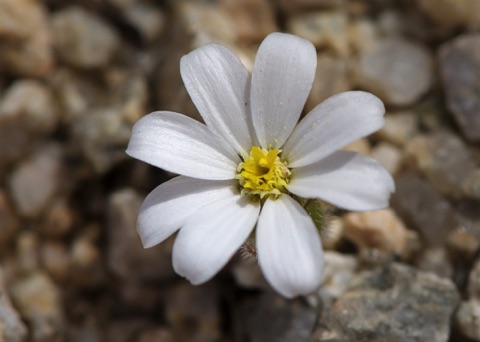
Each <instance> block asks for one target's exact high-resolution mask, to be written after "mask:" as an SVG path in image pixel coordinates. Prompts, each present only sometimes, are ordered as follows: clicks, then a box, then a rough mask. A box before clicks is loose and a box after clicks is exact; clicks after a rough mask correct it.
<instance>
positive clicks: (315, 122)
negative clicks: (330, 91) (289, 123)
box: [283, 91, 385, 168]
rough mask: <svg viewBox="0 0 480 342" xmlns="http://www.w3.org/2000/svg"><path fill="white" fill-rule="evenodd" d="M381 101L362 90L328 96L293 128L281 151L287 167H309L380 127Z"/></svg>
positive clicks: (381, 120)
mask: <svg viewBox="0 0 480 342" xmlns="http://www.w3.org/2000/svg"><path fill="white" fill-rule="evenodd" d="M384 114H385V107H384V106H383V103H382V101H381V100H380V99H379V98H378V97H376V96H374V95H372V94H370V93H366V92H363V91H348V92H345V93H341V94H338V95H335V96H332V97H330V98H328V99H326V100H325V101H323V102H322V103H321V104H319V105H318V106H317V107H315V108H314V109H313V110H312V111H311V112H310V113H308V114H307V116H305V118H304V119H303V120H302V121H300V123H299V124H298V125H297V127H295V129H294V130H293V132H292V135H291V136H290V138H289V139H288V141H287V143H286V144H285V147H284V148H283V157H284V158H286V159H287V160H289V167H294V168H295V167H301V166H305V165H309V164H313V163H315V162H317V161H319V160H321V159H322V158H324V157H326V156H328V155H329V154H331V153H333V152H335V151H337V150H338V149H339V148H341V147H343V146H345V145H347V144H349V143H351V142H353V141H355V140H357V139H359V138H361V137H364V136H367V135H369V134H371V133H373V132H375V131H377V130H378V129H380V128H381V127H382V126H383V124H384V119H383V115H384Z"/></svg>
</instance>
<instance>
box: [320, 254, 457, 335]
mask: <svg viewBox="0 0 480 342" xmlns="http://www.w3.org/2000/svg"><path fill="white" fill-rule="evenodd" d="M459 300H460V296H459V294H458V292H457V290H456V288H455V285H454V284H453V283H452V282H451V281H450V280H448V279H442V278H439V277H437V276H436V275H434V274H433V273H428V272H420V271H417V270H415V269H414V268H411V267H409V266H406V265H403V264H398V263H393V264H390V265H387V266H384V267H378V268H375V269H373V270H369V271H363V272H360V273H358V274H357V275H356V276H355V278H353V279H352V281H351V282H350V285H349V288H348V290H347V291H346V292H345V293H344V294H343V295H342V296H340V298H338V299H337V301H336V302H335V303H334V304H333V305H332V306H331V307H330V308H327V309H326V310H325V311H324V313H323V315H322V316H321V317H320V318H319V320H318V327H317V329H316V331H315V332H314V334H313V338H312V340H313V341H356V342H384V341H389V342H414V341H415V342H423V341H431V342H447V341H448V340H449V335H450V319H451V316H452V314H453V311H454V310H455V307H456V306H457V304H458V302H459Z"/></svg>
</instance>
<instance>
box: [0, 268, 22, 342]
mask: <svg viewBox="0 0 480 342" xmlns="http://www.w3.org/2000/svg"><path fill="white" fill-rule="evenodd" d="M26 338H27V327H26V326H25V324H24V323H23V322H22V320H21V319H20V316H19V315H18V312H17V310H16V309H15V308H14V307H13V306H12V303H11V301H10V297H9V295H8V293H7V289H6V287H5V284H4V276H3V272H2V269H0V341H2V342H22V341H25V340H26Z"/></svg>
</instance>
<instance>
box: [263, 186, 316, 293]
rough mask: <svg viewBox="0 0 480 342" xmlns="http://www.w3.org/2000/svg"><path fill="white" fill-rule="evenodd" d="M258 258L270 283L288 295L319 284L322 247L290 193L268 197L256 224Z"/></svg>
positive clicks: (306, 290) (313, 228) (313, 288)
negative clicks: (288, 194) (273, 197)
mask: <svg viewBox="0 0 480 342" xmlns="http://www.w3.org/2000/svg"><path fill="white" fill-rule="evenodd" d="M256 239H257V249H258V261H259V263H260V267H261V269H262V271H263V273H264V274H265V277H266V279H267V280H268V282H269V283H270V285H272V287H273V288H274V289H275V290H276V291H278V292H279V293H281V294H282V295H284V296H285V297H288V298H291V297H294V296H297V295H300V294H308V293H311V292H312V291H314V290H315V289H317V288H318V286H319V285H320V282H321V280H322V274H323V250H322V245H321V243H320V237H319V236H318V232H317V230H316V228H315V226H314V224H313V221H312V219H311V218H310V216H308V215H307V213H306V212H305V210H304V209H303V208H302V207H301V206H300V204H298V203H297V202H296V201H295V200H293V199H292V198H291V197H290V196H286V195H284V196H281V197H280V198H278V199H276V200H272V199H268V200H267V201H266V202H265V204H264V206H263V208H262V212H261V214H260V218H259V219H258V224H257V235H256Z"/></svg>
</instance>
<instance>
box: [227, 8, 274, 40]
mask: <svg viewBox="0 0 480 342" xmlns="http://www.w3.org/2000/svg"><path fill="white" fill-rule="evenodd" d="M220 6H221V7H220V8H222V9H223V10H224V11H225V13H226V14H227V15H229V16H230V17H231V19H232V22H233V25H234V31H235V35H236V41H238V42H242V43H247V42H257V43H260V42H261V41H262V40H263V39H264V38H265V37H266V36H267V35H268V34H269V33H271V32H275V31H278V27H277V24H276V23H275V17H274V12H273V9H272V6H271V5H270V3H269V2H268V1H267V0H243V1H238V0H222V1H221V2H220Z"/></svg>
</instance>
